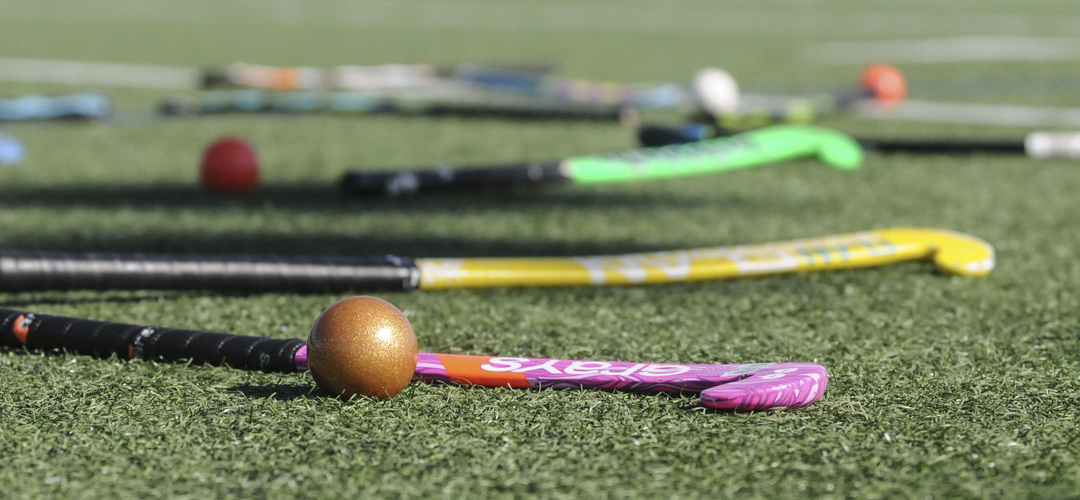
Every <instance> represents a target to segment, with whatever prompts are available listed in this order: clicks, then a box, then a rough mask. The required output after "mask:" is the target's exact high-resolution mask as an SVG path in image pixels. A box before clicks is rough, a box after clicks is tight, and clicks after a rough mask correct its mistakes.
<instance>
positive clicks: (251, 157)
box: [201, 137, 259, 193]
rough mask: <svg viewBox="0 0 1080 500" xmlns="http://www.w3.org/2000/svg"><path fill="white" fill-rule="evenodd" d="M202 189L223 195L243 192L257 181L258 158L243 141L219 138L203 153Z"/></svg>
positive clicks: (252, 186) (232, 138)
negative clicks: (203, 187) (204, 187)
mask: <svg viewBox="0 0 1080 500" xmlns="http://www.w3.org/2000/svg"><path fill="white" fill-rule="evenodd" d="M201 167H202V168H201V176H202V183H203V186H206V189H209V190H211V191H218V192H223V193H246V192H248V191H251V190H252V189H255V185H256V184H258V182H259V157H258V155H257V154H256V153H255V149H254V148H252V147H251V145H250V144H248V143H247V141H245V140H243V139H240V138H237V137H223V138H221V139H218V140H216V141H214V142H213V143H212V144H210V146H208V147H207V148H206V150H205V151H203V156H202V166H201Z"/></svg>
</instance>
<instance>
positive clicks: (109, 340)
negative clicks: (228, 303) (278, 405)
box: [0, 309, 304, 372]
mask: <svg viewBox="0 0 1080 500" xmlns="http://www.w3.org/2000/svg"><path fill="white" fill-rule="evenodd" d="M303 345H304V342H303V341H302V340H299V339H272V338H267V337H248V336H242V335H233V334H228V333H211V332H200V331H195V330H179V329H173V328H158V327H151V326H141V325H130V324H125V323H109V322H105V321H93V320H88V319H79V318H68V317H65V316H52V315H47V314H36V313H29V312H25V311H17V310H12V309H0V346H8V347H20V346H25V347H26V348H27V349H33V350H64V351H68V352H72V353H78V354H87V355H91V356H102V357H109V356H113V355H115V356H116V357H118V358H120V359H135V358H138V359H147V360H164V361H178V360H190V361H191V362H193V363H206V364H212V365H228V366H231V367H234V368H240V369H245V370H262V371H266V372H295V371H298V369H297V365H296V353H297V351H298V350H299V349H300V347H302V346H303Z"/></svg>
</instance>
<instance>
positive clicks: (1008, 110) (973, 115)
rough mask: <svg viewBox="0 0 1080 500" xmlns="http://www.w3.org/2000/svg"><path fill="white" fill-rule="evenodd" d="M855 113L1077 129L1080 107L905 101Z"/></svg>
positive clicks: (871, 106)
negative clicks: (893, 106)
mask: <svg viewBox="0 0 1080 500" xmlns="http://www.w3.org/2000/svg"><path fill="white" fill-rule="evenodd" d="M856 111H857V113H858V114H859V115H860V116H865V117H868V118H880V119H883V120H910V121H924V122H940V123H967V124H976V125H999V126H1010V127H1069V128H1078V127H1080V108H1053V107H1043V106H1018V105H1004V104H968V103H950V102H931V101H913V100H905V101H904V102H903V103H902V104H901V105H900V106H899V107H897V108H895V109H883V108H881V107H879V106H877V105H874V104H867V105H863V106H859V107H858V108H856Z"/></svg>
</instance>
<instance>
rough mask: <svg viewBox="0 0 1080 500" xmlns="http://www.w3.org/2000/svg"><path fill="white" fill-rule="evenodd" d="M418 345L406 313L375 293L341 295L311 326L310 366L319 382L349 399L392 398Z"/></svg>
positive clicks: (411, 366) (410, 369) (409, 369)
mask: <svg viewBox="0 0 1080 500" xmlns="http://www.w3.org/2000/svg"><path fill="white" fill-rule="evenodd" d="M418 356H419V348H418V347H417V344H416V334H415V333H413V329H412V325H410V324H409V320H408V319H405V315H404V314H402V312H401V311H400V310H399V309H398V308H396V307H394V305H393V304H391V303H389V302H387V301H385V300H383V299H380V298H376V297H368V296H358V297H349V298H346V299H342V300H339V301H338V302H337V303H336V304H334V305H332V306H330V307H329V308H327V309H326V310H325V311H323V313H322V314H320V315H319V319H317V320H315V324H314V325H313V326H312V327H311V335H309V336H308V369H309V370H311V376H312V377H313V378H314V379H315V383H316V384H318V385H319V387H320V388H321V389H322V390H324V391H326V392H328V393H330V394H333V395H334V396H338V397H340V398H342V399H349V398H351V397H352V396H354V395H357V394H363V395H365V396H371V397H373V398H378V399H389V398H392V397H394V396H395V395H396V394H397V393H398V392H401V390H402V389H404V388H405V386H406V385H408V383H409V381H410V380H412V376H413V373H414V372H415V371H416V360H417V357H418Z"/></svg>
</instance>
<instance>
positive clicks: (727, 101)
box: [692, 68, 739, 115]
mask: <svg viewBox="0 0 1080 500" xmlns="http://www.w3.org/2000/svg"><path fill="white" fill-rule="evenodd" d="M692 88H693V91H694V95H695V96H696V97H697V100H698V103H699V104H700V105H701V107H702V108H704V109H705V111H708V112H709V113H712V114H714V115H722V114H725V113H733V112H735V111H736V110H737V109H738V108H739V84H738V83H735V77H733V76H731V73H728V72H727V71H724V70H722V69H720V68H705V69H702V70H701V71H698V72H697V74H696V75H694V81H693V83H692Z"/></svg>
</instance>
